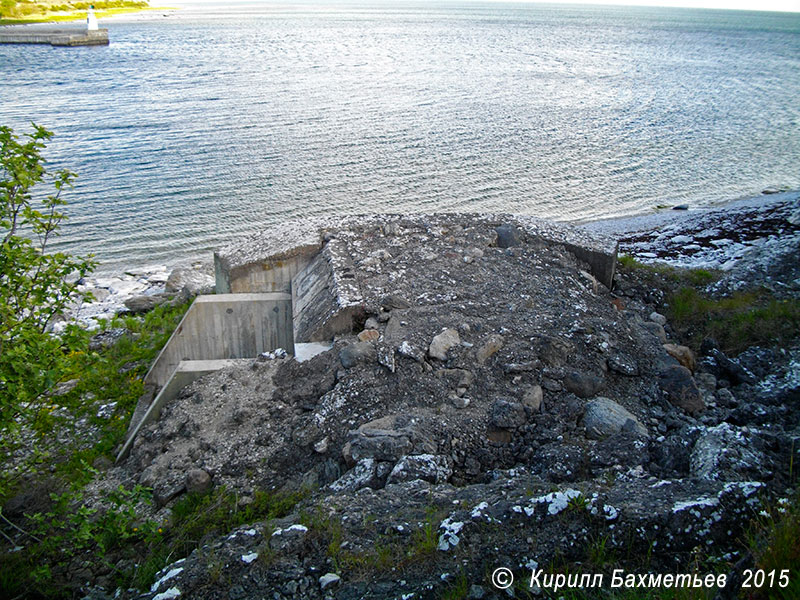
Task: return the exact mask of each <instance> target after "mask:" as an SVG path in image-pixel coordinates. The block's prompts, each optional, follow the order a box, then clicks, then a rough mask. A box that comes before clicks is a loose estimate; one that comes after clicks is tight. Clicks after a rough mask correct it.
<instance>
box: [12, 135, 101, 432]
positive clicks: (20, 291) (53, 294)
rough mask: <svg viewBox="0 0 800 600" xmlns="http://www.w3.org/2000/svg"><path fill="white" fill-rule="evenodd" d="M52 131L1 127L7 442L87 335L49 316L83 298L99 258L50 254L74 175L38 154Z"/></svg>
mask: <svg viewBox="0 0 800 600" xmlns="http://www.w3.org/2000/svg"><path fill="white" fill-rule="evenodd" d="M52 136H53V134H52V132H50V131H48V130H47V129H45V128H44V127H39V126H37V125H36V124H33V133H29V134H25V135H24V136H23V139H22V140H20V138H19V137H18V136H16V135H15V134H14V132H13V131H12V130H11V129H10V128H9V127H0V439H3V440H4V442H6V443H7V442H8V439H9V434H10V433H13V432H14V431H15V430H16V429H17V427H16V426H17V425H18V424H19V423H20V422H25V421H26V420H27V419H30V418H33V417H35V416H36V414H37V412H38V411H39V410H40V408H41V402H40V401H41V399H42V397H43V396H44V394H45V393H46V392H47V391H48V390H50V389H51V388H52V387H53V385H54V384H55V383H57V382H58V380H59V378H60V376H61V369H60V367H61V365H62V364H63V361H64V357H65V356H66V354H67V353H68V352H69V351H71V350H73V349H76V345H77V344H78V343H79V340H82V339H85V338H84V336H79V335H77V331H76V330H75V329H74V328H68V329H67V330H66V331H65V333H63V334H62V335H60V336H56V335H53V334H51V333H50V332H49V328H50V326H51V324H52V323H53V319H54V318H55V317H56V316H57V315H59V314H61V313H63V312H64V311H65V309H66V308H67V306H68V305H69V304H70V303H72V302H75V301H78V300H80V299H81V294H80V293H79V291H78V289H77V281H78V280H79V279H80V278H81V277H84V276H85V275H87V274H88V273H90V272H91V271H92V270H93V269H94V267H95V264H96V263H95V262H94V261H93V260H91V258H86V259H83V258H77V257H74V256H72V255H70V254H67V253H64V252H53V253H49V252H48V246H49V245H50V243H51V242H52V240H53V238H54V237H55V236H57V235H58V230H59V227H60V225H61V223H62V221H63V220H64V219H65V218H66V216H65V214H64V213H63V212H62V207H63V206H64V205H65V204H66V201H65V200H64V199H63V198H62V192H64V191H65V190H67V189H70V188H71V187H72V182H73V180H74V179H75V174H74V173H72V172H70V171H67V170H63V169H62V170H57V171H55V172H50V171H48V170H47V168H46V161H45V160H44V158H43V157H42V154H41V153H42V150H43V149H44V148H45V142H47V140H49V139H50V138H51V137H52ZM38 184H43V185H44V186H46V187H47V188H48V189H50V187H51V186H52V190H53V191H52V193H49V194H40V193H38V190H39V189H41V186H40V187H39V188H37V193H36V195H34V191H33V188H34V187H35V186H37V185H38ZM3 430H5V434H6V435H3Z"/></svg>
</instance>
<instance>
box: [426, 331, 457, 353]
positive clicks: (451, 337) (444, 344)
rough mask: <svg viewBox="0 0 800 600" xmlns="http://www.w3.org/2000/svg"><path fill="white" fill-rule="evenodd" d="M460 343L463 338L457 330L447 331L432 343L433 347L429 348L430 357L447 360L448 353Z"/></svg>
mask: <svg viewBox="0 0 800 600" xmlns="http://www.w3.org/2000/svg"><path fill="white" fill-rule="evenodd" d="M460 343H461V338H459V336H458V331H456V330H455V329H445V330H444V331H443V332H442V333H440V334H439V335H437V336H436V337H434V338H433V341H431V345H430V347H429V348H428V355H429V356H431V357H432V358H438V359H439V360H447V351H448V350H450V348H452V347H453V346H457V345H458V344H460Z"/></svg>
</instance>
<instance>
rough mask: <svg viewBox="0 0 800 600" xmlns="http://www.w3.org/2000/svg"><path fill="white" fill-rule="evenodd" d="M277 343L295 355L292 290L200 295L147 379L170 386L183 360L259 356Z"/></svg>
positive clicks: (279, 346)
mask: <svg viewBox="0 0 800 600" xmlns="http://www.w3.org/2000/svg"><path fill="white" fill-rule="evenodd" d="M276 348H283V349H284V350H286V351H287V352H288V353H289V354H292V355H293V354H294V333H293V327H292V297H291V295H290V294H284V293H266V294H218V295H213V296H198V297H197V298H196V299H195V301H194V303H193V304H192V306H191V307H190V308H189V310H188V311H187V313H186V315H184V317H183V320H182V321H181V323H180V325H178V328H177V329H176V330H175V332H174V333H173V334H172V337H171V338H170V339H169V341H168V342H167V345H166V346H164V349H163V350H162V351H161V354H159V355H158V358H157V359H156V362H155V363H153V366H152V367H151V368H150V371H149V372H148V373H147V376H146V377H145V383H146V384H153V385H156V386H158V387H162V386H164V385H166V383H167V382H168V381H169V378H170V377H171V376H172V373H173V372H174V371H175V369H176V367H177V366H178V364H179V363H180V362H181V361H183V360H216V359H227V358H255V357H256V356H258V355H259V354H260V353H261V352H268V351H270V350H275V349H276Z"/></svg>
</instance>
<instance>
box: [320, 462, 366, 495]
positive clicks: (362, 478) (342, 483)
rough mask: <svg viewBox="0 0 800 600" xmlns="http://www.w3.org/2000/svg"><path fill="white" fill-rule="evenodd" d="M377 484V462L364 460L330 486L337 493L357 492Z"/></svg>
mask: <svg viewBox="0 0 800 600" xmlns="http://www.w3.org/2000/svg"><path fill="white" fill-rule="evenodd" d="M374 483H375V460H374V459H372V458H362V459H361V460H359V461H358V463H356V466H355V467H353V468H352V469H350V470H349V471H348V472H347V473H345V474H344V475H342V476H341V477H340V478H339V479H337V480H336V481H334V482H333V483H332V484H331V485H330V489H331V491H332V492H335V493H342V492H355V491H356V490H360V489H361V488H365V487H371V486H372V485H373V484H374Z"/></svg>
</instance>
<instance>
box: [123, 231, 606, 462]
mask: <svg viewBox="0 0 800 600" xmlns="http://www.w3.org/2000/svg"><path fill="white" fill-rule="evenodd" d="M457 218H461V219H466V220H471V221H474V222H481V223H483V224H485V225H488V226H495V225H498V226H499V225H501V224H509V223H510V224H512V225H514V226H515V227H517V228H519V230H520V231H521V232H523V233H524V234H525V235H526V236H527V237H528V238H530V239H536V240H538V241H540V242H544V243H547V244H553V245H557V246H559V247H561V248H563V249H564V250H566V251H567V252H570V253H571V254H573V255H575V256H576V257H577V258H578V259H580V260H581V261H583V262H584V263H586V265H587V267H588V270H589V271H590V272H591V274H592V275H593V276H594V277H595V278H596V279H597V280H598V281H599V282H600V283H602V284H604V285H605V286H606V287H609V288H610V287H611V285H612V282H613V277H614V268H615V264H616V258H617V242H616V240H611V239H609V238H603V237H600V236H596V235H592V234H589V233H588V232H586V231H584V230H580V229H577V228H573V227H569V226H565V225H561V224H557V223H552V222H548V221H542V220H540V219H536V218H534V217H526V216H512V215H501V216H495V215H460V216H455V215H449V216H437V215H420V216H418V217H414V216H411V217H403V216H399V215H370V216H360V217H345V218H340V219H336V220H335V221H331V220H328V219H324V218H317V219H305V220H302V221H294V222H289V223H285V224H282V225H280V226H278V227H276V228H275V229H273V230H271V231H269V232H266V233H265V234H261V235H259V236H255V237H252V238H250V239H249V240H246V241H245V242H243V243H240V244H236V245H232V246H229V247H227V248H224V249H222V250H220V251H218V252H215V254H214V265H215V278H216V294H215V295H207V296H198V297H197V298H196V299H195V302H194V303H193V304H192V306H191V307H190V309H189V310H188V311H187V313H186V315H185V316H184V318H183V320H182V321H181V323H180V324H179V325H178V327H177V329H176V330H175V332H174V333H173V335H172V336H171V338H170V339H169V341H168V342H167V344H166V345H165V347H164V348H163V349H162V351H161V353H160V354H159V356H158V358H157V359H156V361H155V362H154V364H153V365H152V367H151V369H150V371H149V372H148V374H147V375H146V377H145V384H149V385H151V386H153V387H154V388H155V389H157V390H158V393H157V395H156V396H155V398H154V399H153V400H152V402H150V403H149V404H148V405H147V406H146V407H145V406H139V407H137V410H136V411H135V413H134V417H133V418H132V420H131V425H130V428H129V432H128V436H127V438H126V441H125V444H124V445H123V448H122V449H121V450H120V452H119V454H118V456H117V460H118V461H119V460H121V459H122V458H124V457H125V456H126V455H127V453H128V452H129V451H130V448H131V446H132V444H133V441H134V439H135V437H136V435H137V434H138V432H139V430H140V429H141V428H142V427H143V426H144V425H146V424H147V423H149V422H151V421H153V420H155V419H157V418H158V417H159V415H160V412H161V409H162V407H163V406H164V405H165V403H167V402H169V401H170V400H172V399H173V398H175V397H176V396H177V394H178V393H179V392H180V390H181V389H182V388H183V387H184V386H186V385H188V384H189V383H191V382H192V381H194V380H195V379H198V378H199V377H201V376H203V375H206V374H208V373H211V372H213V371H216V370H219V369H221V368H224V367H226V366H230V365H234V364H237V361H245V362H246V361H250V360H252V359H254V358H256V357H257V356H258V355H259V354H260V353H263V352H269V351H272V350H275V349H277V348H283V349H284V350H286V352H287V353H288V354H290V355H293V356H294V355H296V354H297V351H298V349H302V347H303V345H304V344H308V343H319V342H330V341H331V340H333V338H334V337H335V336H336V335H339V334H343V333H347V332H351V331H353V329H354V327H356V325H358V324H360V323H363V322H364V319H365V318H366V313H367V306H366V302H365V300H364V297H363V295H362V293H361V290H360V288H359V277H358V268H357V266H356V264H354V258H353V254H354V252H352V250H353V248H351V246H350V245H349V243H351V244H352V243H353V241H352V239H351V240H350V242H349V243H348V241H347V240H346V239H344V238H342V239H340V237H337V232H342V231H345V230H347V229H348V228H349V227H361V228H371V229H375V230H378V231H380V232H382V233H385V234H386V235H388V229H389V228H388V227H386V228H385V227H384V226H387V224H391V223H392V222H398V221H400V220H403V221H408V222H410V223H416V224H417V225H419V226H425V227H431V226H432V225H431V223H435V222H436V220H437V219H439V220H446V219H449V220H453V219H457ZM315 345H316V346H319V345H318V344H315ZM325 347H326V346H323V347H322V349H324V348H325ZM320 350H321V348H319V347H316V348H315V349H314V350H313V351H312V353H314V352H318V351H320Z"/></svg>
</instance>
